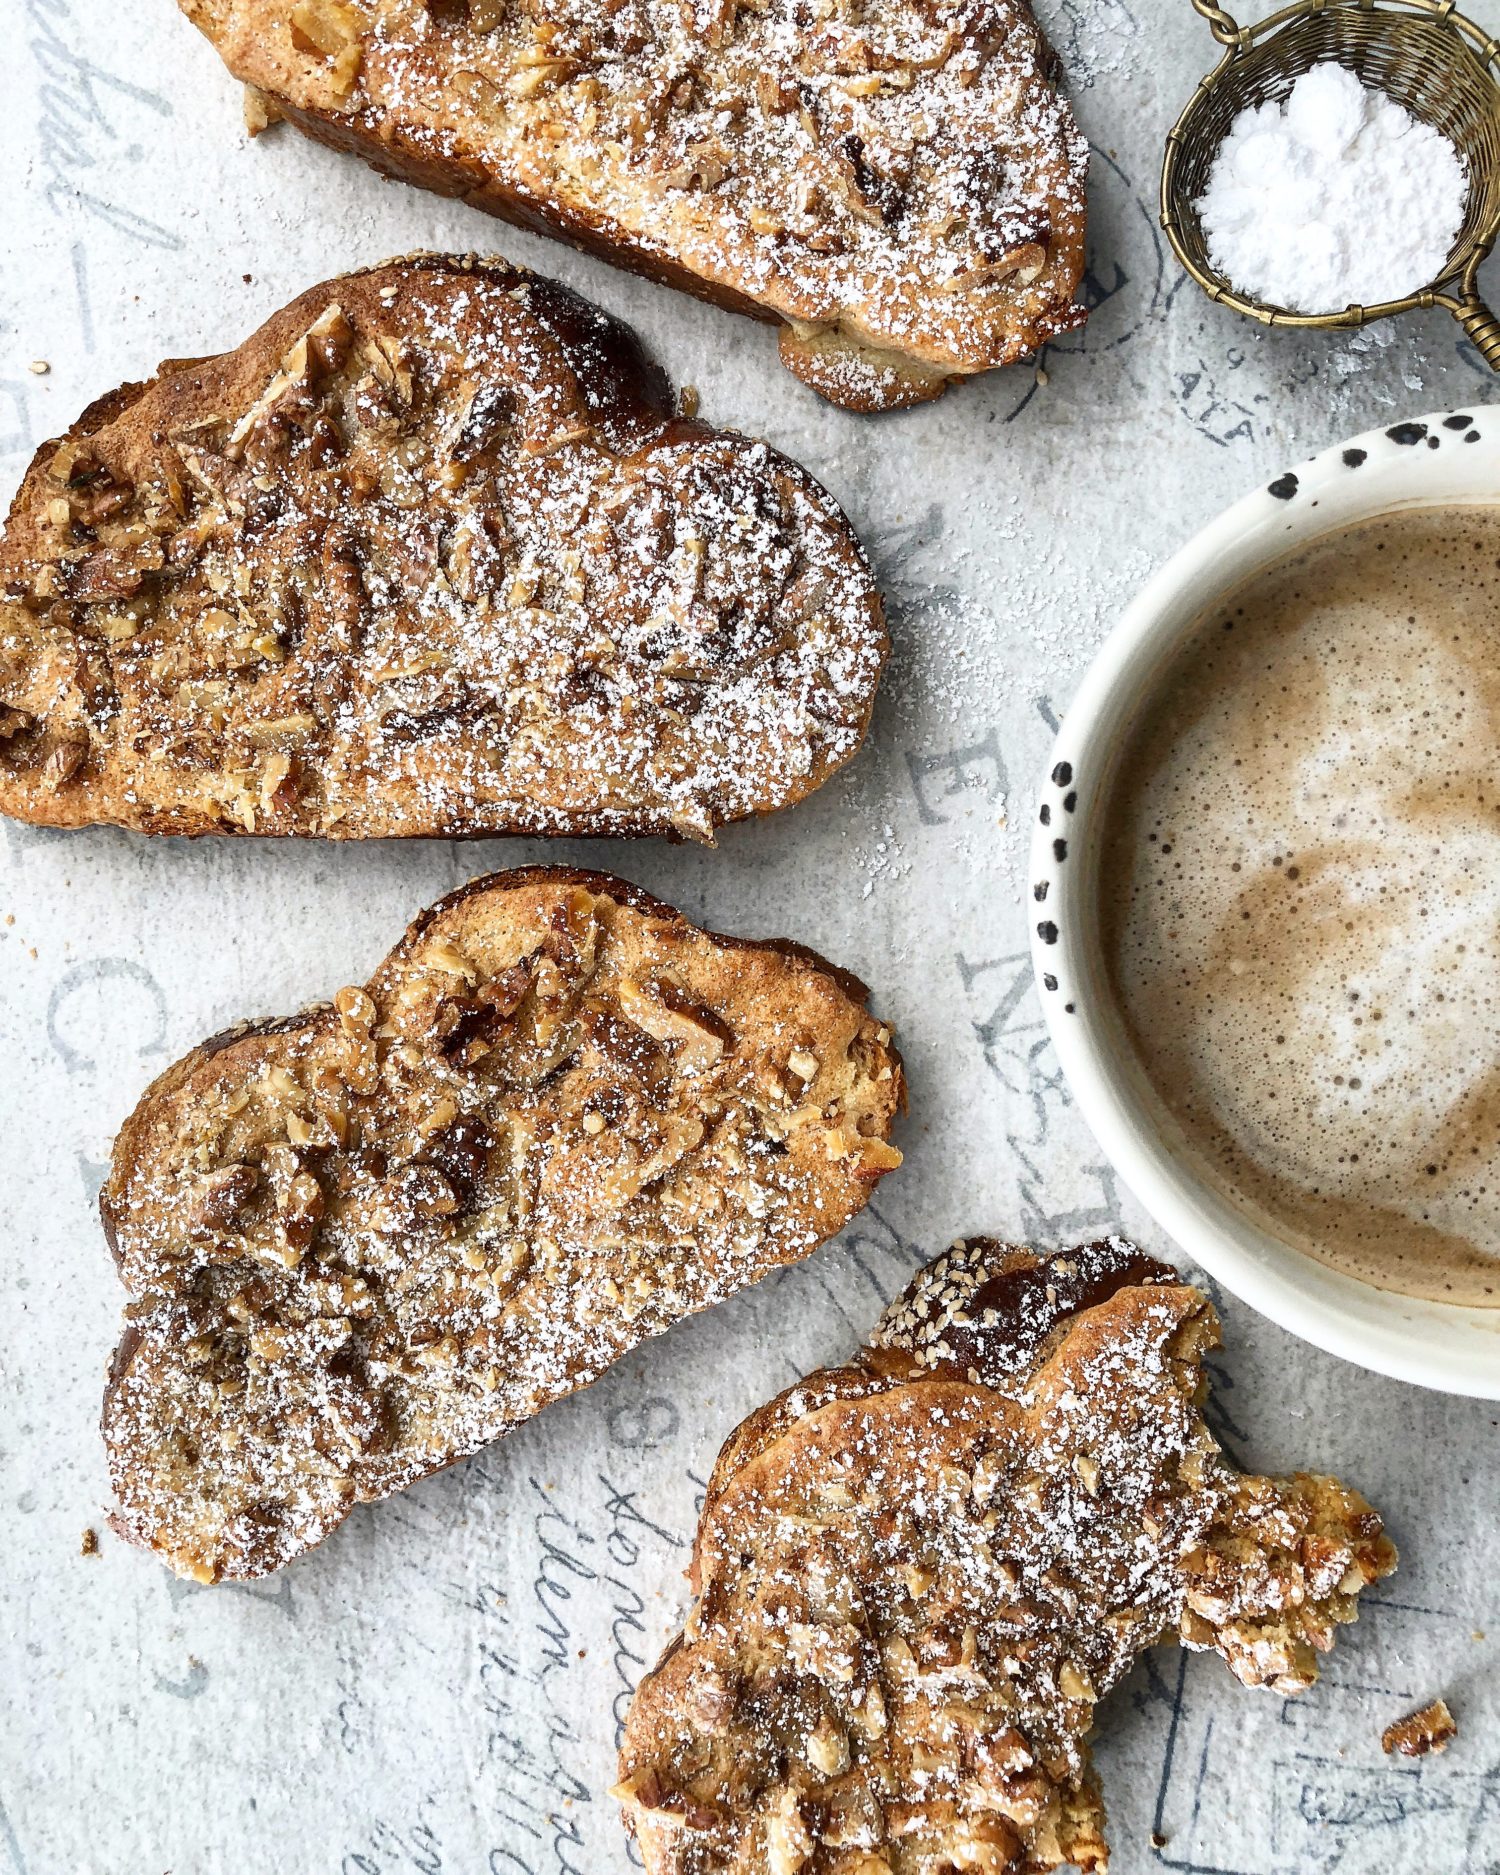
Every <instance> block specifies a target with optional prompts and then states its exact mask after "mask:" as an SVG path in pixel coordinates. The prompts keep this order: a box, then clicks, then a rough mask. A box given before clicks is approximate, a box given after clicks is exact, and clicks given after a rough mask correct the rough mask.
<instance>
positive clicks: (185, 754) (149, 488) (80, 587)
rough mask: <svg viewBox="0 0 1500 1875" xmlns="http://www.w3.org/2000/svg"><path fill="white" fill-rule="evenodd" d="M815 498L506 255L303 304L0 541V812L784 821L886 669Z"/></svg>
mask: <svg viewBox="0 0 1500 1875" xmlns="http://www.w3.org/2000/svg"><path fill="white" fill-rule="evenodd" d="M885 648H886V638H885V627H884V623H883V620H882V616H881V608H880V601H879V598H878V597H877V595H876V591H875V584H874V580H873V578H872V576H871V573H870V569H869V566H868V564H867V563H866V560H865V556H864V553H863V552H862V550H861V548H860V545H859V542H858V540H857V539H856V538H855V536H854V532H853V530H852V529H851V527H850V526H849V523H848V521H847V520H846V519H845V518H844V516H843V514H842V513H841V512H840V511H839V509H838V507H837V506H836V505H835V503H834V502H833V501H832V500H831V498H830V497H829V496H828V495H827V494H826V493H825V492H824V491H823V490H822V489H821V488H820V487H819V486H818V485H817V483H816V482H814V481H813V480H812V478H811V477H810V476H809V475H807V474H805V473H804V472H803V471H802V470H801V469H799V468H798V467H797V466H796V464H795V463H792V462H789V461H788V460H787V459H786V458H785V457H784V456H779V455H777V454H776V452H775V451H774V450H772V449H768V448H767V447H766V445H765V444H764V443H760V442H754V441H751V440H749V439H747V438H745V437H740V436H734V435H731V434H729V433H727V432H724V431H717V430H712V429H710V428H709V427H708V426H707V425H706V424H703V423H697V422H691V421H688V420H687V419H685V418H682V417H679V416H678V415H677V414H676V413H675V407H674V402H673V398H672V393H671V388H670V386H669V385H668V383H667V381H666V379H665V378H664V377H663V376H662V374H661V372H660V371H659V370H658V369H657V368H656V366H655V365H653V364H652V363H651V362H650V360H649V359H648V358H647V357H646V355H645V353H644V352H643V350H642V349H641V346H640V344H639V342H638V341H637V339H636V337H635V335H634V334H633V333H632V332H631V331H630V330H629V329H628V328H627V327H625V326H622V325H620V324H619V323H618V322H617V321H615V320H613V319H610V318H607V317H606V316H605V315H604V314H603V313H601V312H599V311H598V310H597V309H596V308H594V307H592V306H590V305H589V304H588V303H587V302H586V301H584V300H581V299H579V298H578V297H577V295H576V294H573V293H570V292H569V291H567V289H566V288H564V287H561V286H558V285H556V284H555V283H554V282H552V281H548V280H543V279H539V278H537V277H535V276H533V275H531V274H527V273H525V272H523V271H522V270H520V269H518V268H513V267H508V266H506V265H505V264H504V263H503V262H498V261H495V262H489V261H484V262H481V261H476V260H473V259H471V258H467V257H462V256H444V255H427V256H423V257H415V258H412V259H408V260H402V261H392V262H390V263H388V264H387V265H385V266H381V267H375V268H371V269H369V270H367V271H365V272H362V273H355V274H348V275H346V276H345V277H343V278H342V279H338V280H332V281H328V282H325V283H324V284H323V285H322V286H317V287H313V288H312V289H310V290H309V291H308V292H306V293H304V294H303V295H302V296H301V297H300V298H299V299H297V300H294V301H293V302H292V304H291V305H289V306H287V307H285V308H283V310H282V311H281V312H279V313H277V314H275V315H274V316H273V317H272V318H271V319H270V320H269V321H268V322H267V323H266V324H265V325H264V326H262V327H261V329H260V330H259V331H258V332H256V333H254V334H252V336H251V337H250V338H248V339H247V340H246V341H245V342H244V343H243V344H242V345H241V346H240V347H239V348H238V349H237V350H235V351H232V352H226V353H224V354H223V355H222V356H220V357H216V358H199V359H192V360H184V359H176V360H170V361H169V362H168V363H166V364H164V365H163V366H162V367H161V368H160V370H159V371H158V373H157V375H156V376H155V377H154V378H153V379H152V380H151V381H150V382H149V383H147V384H129V385H125V386H123V387H122V388H121V389H120V390H118V391H115V392H113V393H112V394H111V395H109V396H108V397H104V398H102V399H100V401H99V402H97V403H95V404H93V405H91V406H90V408H89V409H88V410H86V411H85V412H84V414H83V416H82V417H80V418H79V420H78V422H77V423H75V424H74V426H73V428H72V429H71V430H70V431H69V432H68V434H67V435H66V436H64V437H63V438H62V439H61V440H60V441H55V442H51V443H47V444H44V445H43V446H42V448H41V449H40V450H39V451H38V453H37V456H36V459H35V460H34V461H33V463H32V465H31V467H30V469H29V470H28V472H27V475H26V478H25V480H24V482H23V483H22V485H21V488H20V491H19V493H18V494H17V496H16V499H15V502H14V503H13V505H12V508H11V511H10V518H9V520H8V522H7V524H6V528H5V533H4V536H3V538H0V813H6V814H12V815H14V816H15V817H16V818H17V819H20V820H27V821H32V822H35V823H37V824H39V825H43V826H50V827H80V826H87V825H91V824H94V823H97V822H111V823H114V824H117V825H120V826H124V827H131V828H134V829H136V830H137V831H140V832H145V833H185V834H202V833H259V834H276V835H284V834H301V835H318V836H321V837H322V838H325V839H332V840H359V839H375V838H390V837H410V836H418V835H421V836H429V837H433V838H444V839H448V838H464V837H468V836H470V835H480V834H483V835H490V834H503V833H536V834H590V835H624V834H651V833H658V834H666V835H668V836H670V837H685V838H692V839H698V840H705V841H710V842H711V841H712V839H713V835H714V831H715V829H716V828H718V827H720V826H722V825H723V824H724V823H725V822H726V821H733V820H738V819H742V818H744V817H745V816H747V815H751V814H764V813H769V812H771V811H772V810H774V809H776V808H781V807H788V806H790V805H792V804H793V803H794V802H796V801H799V800H801V799H802V798H803V797H804V796H805V795H807V794H810V793H811V792H812V791H813V790H814V789H815V788H817V787H819V786H820V785H821V784H822V783H823V782H824V781H826V780H827V779H828V777H829V776H830V775H831V774H832V773H833V772H834V771H835V770H836V769H838V768H839V767H841V766H842V765H843V764H844V763H845V762H846V761H848V760H849V759H850V757H851V756H852V755H853V754H854V752H855V751H856V750H857V749H858V747H859V745H860V741H861V739H862V738H863V736H864V733H865V727H866V725H867V723H868V721H869V717H870V711H871V708H872V706H873V703H874V698H875V687H876V684H877V682H878V680H879V676H880V668H881V662H882V659H883V658H884V655H885Z"/></svg>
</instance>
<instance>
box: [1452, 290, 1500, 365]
mask: <svg viewBox="0 0 1500 1875" xmlns="http://www.w3.org/2000/svg"><path fill="white" fill-rule="evenodd" d="M1452 311H1453V316H1454V318H1455V319H1457V321H1458V323H1459V324H1460V325H1461V326H1462V327H1463V329H1464V336H1465V337H1466V338H1467V339H1468V341H1469V343H1470V344H1471V345H1472V346H1473V347H1474V349H1475V350H1476V351H1477V352H1478V353H1479V356H1480V357H1481V358H1482V359H1483V360H1484V362H1485V363H1486V364H1487V365H1488V366H1489V368H1490V370H1491V371H1500V319H1497V318H1496V317H1495V315H1494V314H1493V313H1492V312H1491V311H1490V309H1489V307H1488V306H1486V305H1485V303H1484V301H1483V300H1482V299H1481V298H1480V297H1479V295H1478V294H1477V293H1466V294H1465V295H1464V297H1463V298H1462V299H1461V300H1458V301H1456V302H1454V304H1453V308H1452Z"/></svg>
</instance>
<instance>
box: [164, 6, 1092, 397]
mask: <svg viewBox="0 0 1500 1875" xmlns="http://www.w3.org/2000/svg"><path fill="white" fill-rule="evenodd" d="M181 4H182V7H183V10H184V11H185V12H186V14H187V15H188V17H189V18H190V19H191V20H192V21H193V23H194V24H195V25H196V26H198V27H199V28H200V29H201V30H202V31H203V32H204V33H205V34H206V35H207V36H208V37H209V39H211V40H212V41H213V43H214V45H215V47H216V48H217V50H218V51H219V53H220V55H221V57H222V58H223V60H224V62H225V64H226V65H227V66H228V68H229V70H230V71H231V72H232V73H233V74H234V75H235V76H236V77H237V78H239V79H241V80H243V81H244V82H245V83H246V84H247V85H248V86H249V87H251V91H250V98H249V106H248V109H247V116H248V117H249V120H250V122H251V124H252V127H255V128H258V127H260V126H262V125H264V124H265V123H266V122H268V121H269V120H270V119H271V118H273V117H285V118H287V119H289V120H290V121H291V122H292V123H294V124H296V125H297V126H298V128H299V129H301V130H303V131H305V132H306V133H307V134H308V135H310V136H313V137H316V138H318V139H319V140H320V141H322V142H325V143H330V144H333V145H334V146H335V147H336V148H339V149H344V150H348V151H352V152H353V153H355V154H356V155H360V156H363V157H365V158H366V160H368V161H369V162H371V163H373V164H374V165H375V166H376V167H377V168H379V169H381V170H383V171H384V172H386V173H387V174H391V175H396V176H401V177H404V178H405V179H407V180H408V181H412V182H416V183H419V184H422V185H424V186H426V187H428V188H433V189H438V190H441V191H442V192H444V193H445V194H451V195H461V196H463V197H464V198H465V199H466V200H467V201H470V202H472V203H473V204H474V205H475V206H476V207H479V208H484V209H488V210H490V211H491V212H492V213H495V214H499V215H503V216H506V217H507V218H509V219H511V220H514V221H518V222H520V223H522V224H523V225H525V226H528V227H535V226H538V225H540V226H542V227H544V228H546V229H548V230H549V231H550V232H552V233H554V234H557V235H560V236H561V237H562V238H564V239H566V240H571V241H573V242H575V243H577V244H578V245H581V246H584V247H588V248H591V249H593V250H594V251H596V252H598V253H600V254H602V255H603V256H604V257H605V258H606V259H610V260H613V261H616V262H618V263H620V264H622V265H625V266H628V267H632V268H635V269H636V270H637V271H639V272H642V273H645V274H647V275H649V276H651V277H653V278H655V279H659V280H664V281H666V282H668V283H669V284H671V285H674V286H679V287H683V288H685V289H686V290H687V291H689V292H691V293H695V294H697V295H699V296H700V297H703V298H706V299H710V300H713V301H716V302H717V303H719V304H721V305H725V306H729V307H732V308H735V309H737V310H739V311H742V312H748V313H751V314H753V315H755V316H757V317H760V318H766V319H770V320H772V321H774V322H776V323H778V324H779V325H780V327H781V334H780V339H781V357H782V361H783V363H784V364H785V365H786V366H787V367H788V368H789V369H790V370H792V371H793V372H795V373H796V375H797V376H798V377H800V378H801V379H803V380H804V381H805V382H806V383H808V384H809V385H811V386H812V387H813V388H814V389H815V390H817V391H819V392H820V393H821V394H822V395H823V396H824V397H827V398H830V399H831V400H832V401H833V402H835V403H838V404H842V405H844V406H845V407H846V408H849V409H853V410H861V411H875V410H891V409H898V408H901V407H902V406H904V405H909V404H914V403H920V402H923V401H925V400H927V399H929V398H932V397H936V396H938V395H940V394H941V392H942V391H943V390H944V389H945V388H946V387H947V386H948V385H949V384H950V383H952V382H954V381H956V380H957V379H960V378H964V377H969V376H972V375H974V374H975V373H977V372H982V371H988V370H991V369H993V368H994V367H995V366H998V365H1006V364H1010V363H1012V362H1014V361H1015V360H1016V359H1018V358H1023V357H1026V356H1029V355H1030V354H1032V353H1034V352H1035V351H1036V350H1037V349H1038V348H1039V347H1040V346H1042V345H1043V344H1045V343H1046V341H1047V340H1048V339H1050V338H1052V337H1054V336H1056V335H1057V334H1058V333H1061V332H1065V331H1068V330H1070V329H1071V328H1073V327H1075V326H1077V325H1079V324H1081V323H1082V321H1083V318H1084V309H1083V308H1082V307H1081V306H1079V305H1077V304H1075V301H1074V295H1075V293H1076V291H1077V289H1078V286H1079V282H1080V280H1081V278H1082V275H1083V264H1084V262H1083V249H1084V223H1085V199H1084V189H1085V180H1086V171H1087V161H1088V147H1087V144H1086V143H1085V141H1084V139H1083V136H1082V134H1081V133H1080V131H1079V129H1078V126H1077V123H1076V122H1075V120H1074V117H1073V114H1072V111H1071V110H1070V108H1069V106H1068V104H1067V101H1066V99H1065V98H1064V97H1063V95H1062V93H1061V91H1060V89H1059V86H1058V66H1057V60H1056V58H1055V56H1054V54H1053V52H1052V50H1051V48H1050V46H1049V45H1048V44H1047V41H1046V39H1045V38H1044V37H1043V35H1042V32H1041V29H1040V28H1039V26H1038V25H1037V22H1036V20H1035V18H1034V16H1033V14H1032V11H1031V8H1030V6H1029V5H1027V4H1026V0H958V3H957V4H939V3H938V0H825V3H822V4H818V5H816V6H809V5H807V4H805V3H804V0H753V3H751V0H703V4H699V5H697V6H684V5H678V4H675V3H674V0H625V3H624V4H617V3H616V0H560V4H557V5H552V6H548V7H545V8H543V7H540V6H537V5H534V4H531V3H530V0H181Z"/></svg>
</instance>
